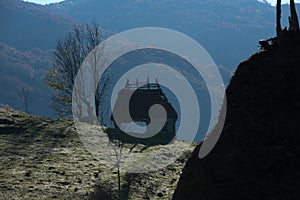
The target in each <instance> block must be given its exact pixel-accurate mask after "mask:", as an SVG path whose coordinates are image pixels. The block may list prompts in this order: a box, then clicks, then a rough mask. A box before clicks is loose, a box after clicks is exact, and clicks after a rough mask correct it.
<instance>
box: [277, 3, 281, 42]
mask: <svg viewBox="0 0 300 200" xmlns="http://www.w3.org/2000/svg"><path fill="white" fill-rule="evenodd" d="M276 20H277V24H276V32H277V38H279V35H280V33H281V30H282V29H281V0H277V11H276Z"/></svg>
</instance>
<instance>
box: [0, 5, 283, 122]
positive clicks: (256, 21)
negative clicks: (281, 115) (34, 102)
mask: <svg viewBox="0 0 300 200" xmlns="http://www.w3.org/2000/svg"><path fill="white" fill-rule="evenodd" d="M282 10H283V11H287V10H288V7H287V6H283V8H282ZM286 13H287V12H286ZM286 13H285V12H283V17H284V18H286V17H285V15H286ZM92 19H95V20H96V21H97V22H98V23H99V25H100V26H101V27H103V28H104V29H106V30H110V31H111V32H112V33H117V32H120V31H123V30H128V29H131V28H136V27H144V26H158V27H165V28H171V29H175V30H177V31H180V32H183V33H185V34H187V35H188V36H191V37H192V38H194V39H195V40H197V41H198V42H199V43H200V44H201V45H203V47H204V48H205V49H206V50H207V51H208V52H209V53H210V55H211V56H212V57H213V59H214V60H215V62H216V64H217V65H219V66H221V67H220V68H222V69H226V70H225V71H228V70H229V71H234V70H235V68H236V66H237V65H238V63H240V61H241V60H244V59H245V58H246V57H247V56H248V55H249V54H252V53H253V52H255V51H257V48H258V46H257V41H258V40H259V39H261V38H265V37H266V36H272V35H275V27H274V25H273V24H274V21H275V11H274V7H272V6H270V5H269V4H266V3H262V2H258V1H257V0H224V1H221V0H203V1H198V0H190V1H176V0H164V1H150V0H115V1H110V0H101V1H98V0H66V1H64V2H61V3H55V4H49V5H46V6H42V5H37V4H33V3H28V2H24V1H22V0H1V1H0V26H1V31H0V43H2V44H5V45H6V46H7V47H5V48H2V47H3V46H2V47H1V50H0V51H5V52H6V53H4V54H3V53H2V54H1V55H0V61H1V62H0V66H1V68H13V69H12V70H11V71H17V70H18V66H19V64H20V63H19V61H20V60H23V61H22V62H23V64H24V63H25V62H26V64H27V65H28V66H30V67H29V68H32V69H33V70H37V71H39V70H40V69H43V70H44V72H45V70H46V69H49V67H50V65H51V60H50V61H49V60H48V57H45V62H36V63H32V62H31V61H30V60H29V59H25V58H24V57H23V56H24V55H28V52H31V51H32V50H33V49H35V50H33V54H32V55H33V56H37V58H33V59H32V60H39V59H40V58H42V57H41V55H39V53H38V52H39V51H41V52H48V51H50V50H53V49H54V48H55V45H56V41H57V39H58V38H63V37H64V36H65V35H66V33H67V32H68V31H70V30H71V29H72V24H74V23H75V22H90V21H91V20H92ZM8 48H10V49H15V50H16V51H17V52H19V53H18V54H12V52H10V53H11V54H8V53H7V52H9V51H7V49H8ZM4 49H6V50H4ZM22 54H24V55H22ZM49 55H50V59H51V56H52V55H53V54H52V53H51V51H50V54H49ZM6 56H9V57H12V56H15V59H10V60H7V58H6ZM13 62H16V63H13ZM23 64H22V65H23ZM221 73H222V72H221ZM225 74H227V76H228V74H229V73H227V72H226V73H225ZM6 75H7V74H6ZM2 76H3V75H2ZM7 76H9V77H10V80H15V83H16V85H18V84H20V83H24V77H21V75H20V73H15V74H14V76H13V75H12V74H10V75H7ZM35 76H36V73H34V78H37V77H35ZM41 77H42V76H39V78H38V79H36V81H37V80H39V81H40V82H42V81H43V80H42V79H41ZM224 77H225V79H226V80H227V81H226V82H228V79H229V78H228V77H226V75H225V76H224ZM28 78H29V76H28ZM4 80H6V79H2V80H1V81H2V84H3V85H5V86H7V87H5V86H3V92H2V94H1V95H0V103H3V104H11V105H12V106H13V107H16V106H18V107H19V105H16V103H11V102H15V100H14V99H15V97H14V96H11V93H10V92H9V91H8V90H7V89H6V88H11V85H10V84H12V82H11V81H9V82H5V81H4ZM28 80H29V79H28ZM25 82H26V81H25ZM34 87H37V85H35V86H34ZM36 90H41V88H37V89H36ZM43 90H44V93H47V95H46V96H41V97H40V98H41V99H44V101H45V102H49V101H50V99H49V96H50V95H49V93H50V91H49V90H46V88H44V89H43ZM4 94H5V95H4ZM45 106H46V107H47V106H48V105H45ZM35 110H37V111H38V112H37V113H34V114H43V115H44V116H45V115H49V113H50V108H48V111H47V112H45V111H43V112H41V111H39V110H41V109H39V108H35Z"/></svg>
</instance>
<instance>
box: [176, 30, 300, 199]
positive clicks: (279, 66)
mask: <svg viewBox="0 0 300 200" xmlns="http://www.w3.org/2000/svg"><path fill="white" fill-rule="evenodd" d="M295 38H298V36H296V35H295ZM295 41H296V43H295ZM295 41H289V42H288V45H285V46H281V47H279V46H277V47H274V48H272V49H270V50H268V51H263V52H260V53H257V54H255V55H253V56H251V57H250V58H249V59H248V60H246V61H245V62H243V63H241V64H240V65H239V66H238V69H237V70H236V73H235V75H234V76H233V77H232V79H231V82H230V84H229V86H228V88H227V90H226V94H227V115H226V121H225V126H224V129H223V132H222V135H221V137H220V139H219V141H218V143H217V145H216V146H215V148H214V149H213V151H212V152H211V153H210V154H209V155H208V156H207V157H205V158H203V159H199V158H198V151H199V147H200V145H201V144H200V145H199V146H198V147H197V148H196V149H195V150H194V153H193V155H192V157H191V158H190V159H189V160H188V162H187V163H186V166H185V168H184V170H183V173H182V175H181V178H180V180H179V183H178V185H177V189H176V191H175V193H174V196H173V199H175V200H177V199H209V200H211V199H298V198H299V196H300V190H299V185H300V145H299V144H300V123H299V122H300V117H299V114H300V113H299V111H300V104H299V102H300V78H299V76H300V57H299V54H300V43H299V42H297V41H298V40H295Z"/></svg>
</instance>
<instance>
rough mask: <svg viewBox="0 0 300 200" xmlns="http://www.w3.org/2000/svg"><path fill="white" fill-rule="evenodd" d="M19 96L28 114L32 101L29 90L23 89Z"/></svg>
mask: <svg viewBox="0 0 300 200" xmlns="http://www.w3.org/2000/svg"><path fill="white" fill-rule="evenodd" d="M19 96H20V99H21V102H22V104H23V105H24V109H25V112H26V113H28V108H29V104H30V101H31V98H30V93H29V90H28V89H27V88H25V87H22V88H21V92H20V94H19Z"/></svg>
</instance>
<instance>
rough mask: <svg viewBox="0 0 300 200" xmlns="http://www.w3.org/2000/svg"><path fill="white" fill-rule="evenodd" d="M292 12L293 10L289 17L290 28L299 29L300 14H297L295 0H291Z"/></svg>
mask: <svg viewBox="0 0 300 200" xmlns="http://www.w3.org/2000/svg"><path fill="white" fill-rule="evenodd" d="M290 12H291V16H290V17H289V22H290V29H291V30H294V31H299V21H298V15H297V11H296V6H295V1H294V0H290Z"/></svg>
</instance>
